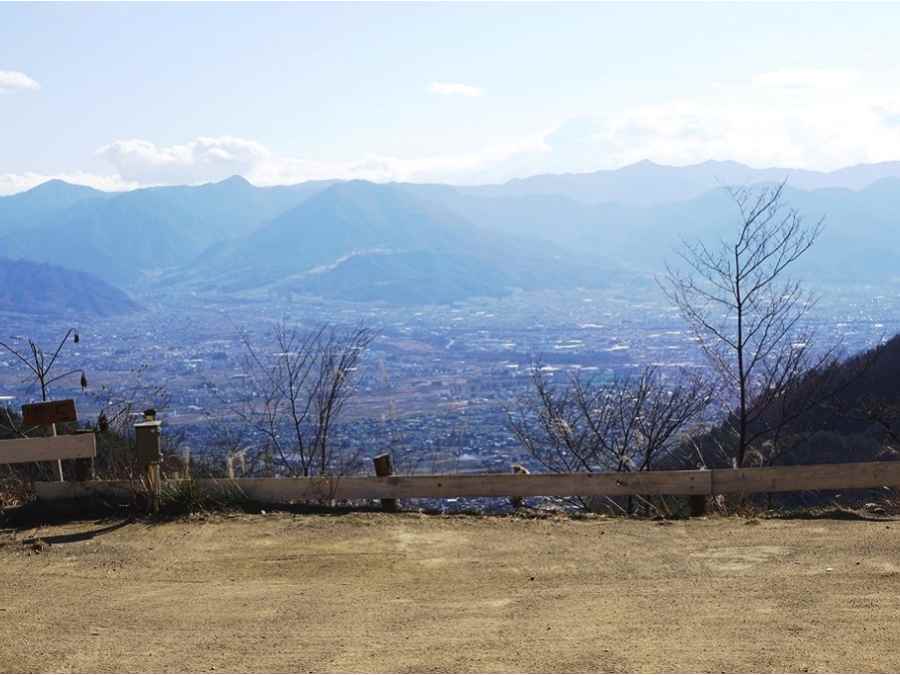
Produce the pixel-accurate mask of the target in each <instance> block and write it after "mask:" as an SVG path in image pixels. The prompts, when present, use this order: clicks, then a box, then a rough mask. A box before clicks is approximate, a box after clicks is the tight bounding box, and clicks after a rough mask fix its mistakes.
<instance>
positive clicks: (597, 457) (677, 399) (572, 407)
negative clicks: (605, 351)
mask: <svg viewBox="0 0 900 675" xmlns="http://www.w3.org/2000/svg"><path fill="white" fill-rule="evenodd" d="M551 372H552V371H548V370H547V369H546V368H545V367H542V366H541V364H539V363H538V364H535V365H534V366H533V367H532V369H531V389H530V391H529V392H528V393H526V394H524V395H523V396H522V397H521V398H520V399H519V401H518V405H517V407H516V408H515V409H513V410H511V411H509V413H508V420H509V427H510V430H511V431H512V433H513V435H514V436H515V437H516V438H517V439H518V441H519V443H521V445H522V447H523V448H525V450H526V451H527V452H528V453H529V454H530V455H531V456H532V457H533V458H534V459H535V460H536V461H537V462H538V463H540V464H541V465H542V466H543V467H544V468H545V469H548V470H550V471H554V472H565V473H568V472H587V473H594V472H597V471H649V470H652V469H654V468H655V467H656V464H657V462H658V461H659V460H660V459H661V458H663V457H664V456H666V455H667V454H668V452H670V451H671V450H673V449H674V448H675V447H676V446H677V444H678V442H679V440H680V433H681V432H682V431H684V430H685V429H686V427H687V426H688V425H689V424H690V423H692V422H695V421H697V420H698V418H699V416H700V414H701V413H702V412H703V410H704V409H705V408H706V406H707V405H708V403H709V400H710V393H711V392H710V389H709V387H708V386H707V385H706V384H705V383H704V382H703V380H702V379H701V378H700V377H699V376H698V375H696V374H689V373H681V374H680V377H679V378H678V381H677V383H674V384H670V382H669V381H668V380H666V379H665V378H663V377H662V375H661V374H660V372H659V371H658V370H657V369H656V368H654V367H648V368H646V369H645V370H644V371H642V372H641V373H640V374H639V375H638V376H636V377H628V376H623V377H615V378H613V379H612V380H609V381H605V382H599V381H597V380H595V379H590V380H589V379H585V378H584V377H582V376H581V375H580V374H578V373H575V374H571V375H568V376H566V379H565V381H564V382H562V383H559V384H554V383H553V382H552V381H551V380H552V379H553V376H552V375H551V374H550V373H551Z"/></svg>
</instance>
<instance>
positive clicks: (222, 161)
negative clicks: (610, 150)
mask: <svg viewBox="0 0 900 675" xmlns="http://www.w3.org/2000/svg"><path fill="white" fill-rule="evenodd" d="M546 150H547V146H546V144H545V143H544V134H543V133H539V134H534V135H533V136H530V137H527V138H521V139H512V140H503V141H497V142H495V143H491V144H489V145H487V146H485V147H483V148H479V149H475V150H472V151H469V152H462V153H455V154H447V155H433V156H426V157H418V158H400V157H392V156H384V155H369V156H366V157H363V158H361V159H358V160H351V161H344V162H341V161H316V160H310V159H305V158H299V157H291V156H287V155H279V154H277V153H275V152H273V151H271V150H270V149H269V148H267V147H265V146H264V145H262V144H260V143H258V142H256V141H253V140H249V139H244V138H235V137H230V136H226V137H219V138H211V137H201V138H196V139H194V140H192V141H189V142H187V143H184V144H182V145H173V146H159V145H156V144H154V143H152V142H150V141H147V140H141V139H132V140H123V141H115V142H114V143H110V144H109V145H106V146H104V147H102V148H100V149H99V150H98V151H97V155H98V156H99V157H101V158H103V159H106V160H107V161H109V162H110V163H111V164H112V165H113V166H114V167H115V169H116V171H117V172H118V174H119V176H121V178H122V180H123V181H126V182H129V183H139V184H141V185H163V184H175V183H193V184H196V183H205V182H210V181H218V180H222V179H224V178H227V177H228V176H231V175H234V174H240V175H242V176H244V177H245V178H247V179H248V180H249V181H251V182H252V183H254V184H256V185H283V184H289V183H298V182H301V181H305V180H317V179H325V178H339V179H346V180H349V179H363V180H371V181H382V182H384V181H412V180H416V181H452V180H459V179H460V177H461V176H464V175H466V174H470V175H471V174H474V173H477V172H479V171H482V170H484V169H486V168H489V167H492V166H498V165H502V164H503V163H504V162H506V161H508V160H510V159H512V158H513V157H515V156H516V155H520V154H523V153H536V152H544V151H546Z"/></svg>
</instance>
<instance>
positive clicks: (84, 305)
mask: <svg viewBox="0 0 900 675" xmlns="http://www.w3.org/2000/svg"><path fill="white" fill-rule="evenodd" d="M136 309H138V305H137V304H135V303H134V302H133V301H132V300H131V299H130V298H129V297H128V296H127V295H126V294H125V293H123V292H122V291H121V290H119V289H118V288H115V287H114V286H111V285H109V284H108V283H106V282H105V281H102V280H100V279H98V278H97V277H95V276H92V275H90V274H87V273H85V272H75V271H71V270H67V269H63V268H61V267H56V266H54V265H47V264H41V263H34V262H28V261H24V260H9V259H5V258H0V311H7V312H17V313H22V314H39V315H45V314H50V315H65V314H76V315H85V314H91V315H97V316H110V315H114V314H124V313H127V312H132V311H135V310H136Z"/></svg>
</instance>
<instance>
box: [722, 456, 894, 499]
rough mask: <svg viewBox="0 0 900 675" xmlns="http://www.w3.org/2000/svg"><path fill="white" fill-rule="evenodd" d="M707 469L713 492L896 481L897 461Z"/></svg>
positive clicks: (848, 486)
mask: <svg viewBox="0 0 900 675" xmlns="http://www.w3.org/2000/svg"><path fill="white" fill-rule="evenodd" d="M711 473H712V489H713V493H714V494H729V493H747V494H750V493H753V492H798V491H802V490H852V489H856V488H876V487H882V486H885V485H889V486H898V485H900V462H855V463H852V464H810V465H806V466H773V467H760V468H753V469H714V470H713V471H711Z"/></svg>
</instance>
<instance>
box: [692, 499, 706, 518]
mask: <svg viewBox="0 0 900 675" xmlns="http://www.w3.org/2000/svg"><path fill="white" fill-rule="evenodd" d="M688 506H689V507H690V512H691V518H699V517H700V516H705V515H706V495H691V496H690V497H688Z"/></svg>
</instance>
